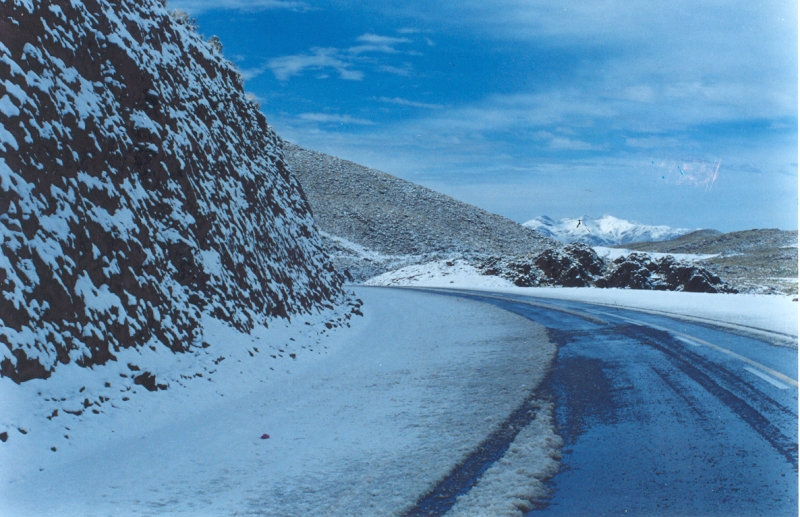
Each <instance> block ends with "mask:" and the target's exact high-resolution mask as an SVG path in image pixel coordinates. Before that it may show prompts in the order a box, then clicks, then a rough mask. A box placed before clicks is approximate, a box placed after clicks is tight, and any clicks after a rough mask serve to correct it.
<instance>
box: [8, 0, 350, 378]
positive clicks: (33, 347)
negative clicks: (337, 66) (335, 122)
mask: <svg viewBox="0 0 800 517" xmlns="http://www.w3.org/2000/svg"><path fill="white" fill-rule="evenodd" d="M182 22H183V23H182ZM0 43H1V44H0V78H2V81H0V371H1V372H2V375H4V376H7V377H10V378H11V379H13V380H14V381H16V382H22V381H25V380H28V379H31V378H37V377H47V376H48V375H49V374H50V373H51V372H52V371H53V370H54V369H55V368H56V366H57V364H58V363H67V362H70V361H76V362H78V363H79V364H80V365H83V366H91V365H95V364H103V363H105V362H107V361H109V360H113V359H114V357H115V356H114V354H115V351H117V350H119V349H120V348H121V347H137V346H141V345H143V344H145V343H148V344H159V345H160V346H165V347H168V348H169V349H171V350H173V351H175V352H181V351H186V350H188V349H189V348H191V347H192V346H201V343H202V327H201V325H200V318H201V315H202V314H203V313H204V312H207V313H210V314H211V315H213V316H215V317H217V318H220V319H222V320H225V321H228V322H230V323H231V324H232V325H234V326H235V327H237V328H239V329H241V330H248V329H250V328H251V327H252V325H253V324H255V323H258V322H265V321H266V320H267V319H268V318H271V317H287V316H288V315H290V314H293V313H301V312H309V311H312V310H317V309H320V308H323V307H332V305H333V304H336V303H340V302H342V301H343V300H344V293H343V291H342V289H341V283H342V279H341V277H340V276H339V275H338V274H337V273H336V272H335V271H334V270H333V267H332V266H331V264H330V261H329V260H328V258H327V257H326V255H325V253H324V251H323V245H322V241H321V240H320V237H319V235H318V234H317V233H316V231H315V229H314V222H313V219H312V216H311V213H310V210H309V206H308V203H307V201H306V199H305V197H304V196H303V194H302V191H301V189H300V186H299V184H298V183H297V181H296V180H295V179H294V178H293V177H292V176H291V175H290V174H289V172H288V170H287V168H286V166H285V163H284V159H283V154H282V150H281V142H280V139H279V138H278V137H277V136H276V134H275V133H274V132H273V131H272V129H271V128H270V127H269V126H268V125H267V121H266V120H265V118H264V116H263V115H262V114H261V113H260V112H259V111H258V110H257V109H256V108H255V106H254V105H253V103H252V102H251V101H250V100H248V98H247V97H246V95H245V93H244V91H243V88H242V81H241V77H240V75H239V73H238V72H237V70H236V69H235V67H234V66H233V65H231V64H230V63H228V62H227V61H225V60H224V59H223V58H222V56H221V54H220V47H219V45H217V44H214V43H215V42H210V43H209V42H205V41H203V40H202V39H201V37H200V36H199V35H198V34H197V33H196V32H195V31H194V30H193V28H192V27H191V24H187V23H185V20H180V19H177V20H176V19H173V18H172V17H170V16H169V14H168V12H167V11H166V9H165V7H164V6H163V5H162V2H161V1H158V0H137V1H133V0H120V1H112V0H84V1H81V2H49V1H44V0H3V1H2V2H0ZM148 383H149V381H148ZM156 386H157V385H156Z"/></svg>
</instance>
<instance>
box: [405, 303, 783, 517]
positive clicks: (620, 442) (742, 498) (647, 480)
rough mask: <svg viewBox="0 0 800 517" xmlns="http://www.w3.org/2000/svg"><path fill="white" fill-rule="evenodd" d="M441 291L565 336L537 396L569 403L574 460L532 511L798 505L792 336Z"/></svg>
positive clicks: (659, 511) (741, 509) (559, 418)
mask: <svg viewBox="0 0 800 517" xmlns="http://www.w3.org/2000/svg"><path fill="white" fill-rule="evenodd" d="M440 292H443V293H445V292H446V293H448V294H449V295H454V296H464V297H467V298H470V299H473V300H481V301H484V302H486V303H490V304H492V305H496V306H498V307H502V308H504V309H507V310H509V311H512V312H514V313H517V314H520V315H522V316H525V317H526V318H529V319H531V320H533V321H536V322H538V323H540V324H542V325H544V326H545V327H546V328H547V329H548V333H549V335H550V338H551V340H552V341H554V342H555V343H557V344H558V355H557V358H556V361H555V362H554V364H553V368H552V370H551V373H550V375H549V377H548V379H547V381H546V382H545V383H544V384H543V385H542V386H541V387H540V389H539V393H538V395H539V396H546V397H549V398H551V399H552V400H553V401H554V402H555V404H556V422H557V426H558V432H559V434H560V435H561V436H562V438H563V439H564V448H563V451H562V454H563V459H562V468H561V471H560V472H559V473H558V474H557V475H555V476H554V477H553V478H551V479H550V480H549V482H548V483H549V486H550V488H551V496H550V498H549V499H547V500H545V501H542V502H540V503H539V504H538V505H537V507H536V508H535V509H534V510H533V511H532V512H530V513H529V515H530V516H539V515H543V516H562V515H563V516H566V515H569V516H573V515H596V516H603V515H646V516H652V515H719V516H737V515H742V516H750V515H766V516H780V515H797V514H798V497H797V494H798V447H797V442H798V438H797V436H798V435H797V432H798V415H797V407H798V406H797V402H798V401H797V348H796V347H791V346H786V344H785V343H786V340H785V339H783V338H782V337H781V336H778V335H776V336H775V339H774V340H772V339H769V338H768V337H764V336H765V334H760V335H759V336H755V337H754V336H752V335H746V334H742V333H741V332H739V331H733V330H731V329H729V328H725V327H724V326H716V325H702V324H697V323H687V322H685V321H682V320H678V319H673V318H670V317H665V316H660V315H653V314H647V313H643V312H639V311H631V310H620V309H611V308H607V307H602V306H596V305H591V304H584V303H577V302H566V301H558V300H544V299H540V300H537V299H535V298H532V297H527V296H517V295H509V294H490V293H485V292H468V291H458V292H454V291H451V290H450V291H444V290H442V291H440ZM461 491H462V492H463V489H462V490H461ZM442 510H445V511H446V508H442ZM419 513H420V514H425V513H427V512H426V511H425V509H424V508H420V512H419ZM431 513H433V514H440V513H439V511H434V512H431Z"/></svg>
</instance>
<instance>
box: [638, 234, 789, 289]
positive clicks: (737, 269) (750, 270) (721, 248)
mask: <svg viewBox="0 0 800 517" xmlns="http://www.w3.org/2000/svg"><path fill="white" fill-rule="evenodd" d="M624 248H626V249H631V250H636V251H646V252H659V253H697V254H715V255H717V256H716V257H713V258H710V259H707V260H704V261H702V262H701V264H702V265H703V266H704V267H706V268H707V269H709V270H711V271H713V272H714V273H716V274H717V275H719V276H720V277H722V278H723V279H725V280H726V281H727V282H729V283H730V284H731V285H733V286H734V287H736V288H737V289H739V290H740V291H743V292H763V293H786V294H792V293H793V294H796V293H797V231H782V230H776V229H767V230H746V231H739V232H731V233H724V234H721V233H718V232H709V231H699V232H692V233H690V234H688V235H684V236H682V237H679V238H677V239H673V240H669V241H663V242H642V243H636V244H626V245H625V246H624Z"/></svg>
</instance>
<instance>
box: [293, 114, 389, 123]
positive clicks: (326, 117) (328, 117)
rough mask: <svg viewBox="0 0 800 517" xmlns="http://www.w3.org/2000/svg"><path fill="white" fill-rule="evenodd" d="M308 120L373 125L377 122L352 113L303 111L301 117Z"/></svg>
mask: <svg viewBox="0 0 800 517" xmlns="http://www.w3.org/2000/svg"><path fill="white" fill-rule="evenodd" d="M299 118H300V119H302V120H305V121H308V122H320V123H323V124H355V125H358V126H371V125H373V124H375V123H374V122H372V121H371V120H366V119H363V118H354V117H351V116H350V115H335V114H330V113H303V114H301V115H300V117H299Z"/></svg>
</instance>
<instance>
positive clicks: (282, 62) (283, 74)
mask: <svg viewBox="0 0 800 517" xmlns="http://www.w3.org/2000/svg"><path fill="white" fill-rule="evenodd" d="M356 42H358V43H361V44H360V45H354V46H352V47H348V48H346V49H339V48H334V47H327V48H321V47H315V48H312V49H311V50H310V53H309V54H295V55H290V56H281V57H276V58H272V59H270V60H269V61H268V62H267V64H266V67H267V68H269V69H271V70H272V73H274V74H275V77H276V78H278V79H279V80H281V81H287V80H289V79H290V78H292V77H294V76H296V75H301V74H302V73H303V72H304V71H305V70H324V69H326V68H333V69H334V70H336V72H338V73H339V77H340V78H341V79H345V80H348V81H360V80H362V79H363V78H364V72H362V71H361V70H356V69H355V67H356V66H357V65H359V64H362V63H363V62H364V59H363V58H362V57H361V55H362V54H366V53H382V54H397V53H400V50H398V49H396V48H395V47H396V46H397V45H400V44H405V43H411V40H410V39H408V38H395V37H391V36H380V35H378V34H371V33H367V34H362V35H361V36H359V37H358V38H356ZM405 53H411V52H409V51H406V52H405ZM264 69H265V68H263V67H262V68H256V69H253V70H249V71H248V72H249V73H253V72H254V71H255V72H258V71H261V72H263V71H264ZM378 69H379V70H381V71H384V72H390V73H394V74H396V75H401V76H408V75H410V65H408V64H407V65H406V68H399V67H394V66H389V65H379V66H378ZM256 75H257V74H256ZM251 77H254V75H251ZM318 77H327V74H324V73H323V74H321V75H320V76H318Z"/></svg>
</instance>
